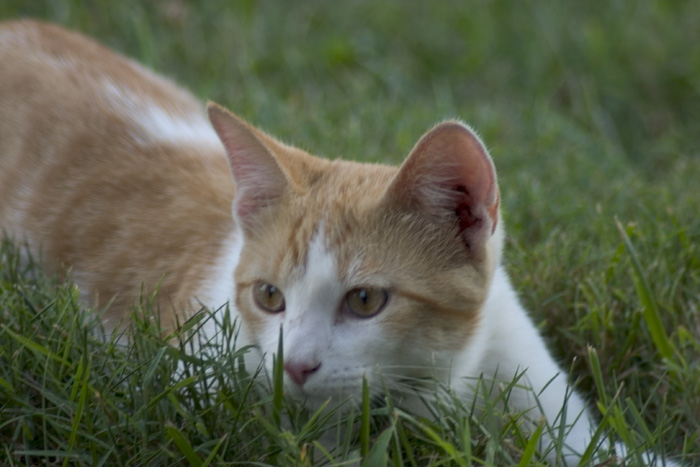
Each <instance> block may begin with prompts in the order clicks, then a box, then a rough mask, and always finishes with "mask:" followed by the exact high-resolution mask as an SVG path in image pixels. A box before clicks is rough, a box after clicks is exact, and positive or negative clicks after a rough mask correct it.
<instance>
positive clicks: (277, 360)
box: [272, 326, 284, 428]
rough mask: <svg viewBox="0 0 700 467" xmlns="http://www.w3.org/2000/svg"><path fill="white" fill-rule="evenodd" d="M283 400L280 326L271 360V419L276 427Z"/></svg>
mask: <svg viewBox="0 0 700 467" xmlns="http://www.w3.org/2000/svg"><path fill="white" fill-rule="evenodd" d="M283 401H284V346H283V343H282V326H280V338H279V341H278V343H277V354H276V355H274V356H273V361H272V420H273V421H274V422H275V426H276V427H277V428H279V427H280V421H281V417H282V402H283Z"/></svg>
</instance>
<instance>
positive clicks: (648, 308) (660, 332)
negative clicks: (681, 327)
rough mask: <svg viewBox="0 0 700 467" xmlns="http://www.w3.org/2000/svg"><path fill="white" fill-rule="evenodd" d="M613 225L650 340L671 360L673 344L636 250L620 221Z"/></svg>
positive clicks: (673, 350) (664, 356)
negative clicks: (627, 261)
mask: <svg viewBox="0 0 700 467" xmlns="http://www.w3.org/2000/svg"><path fill="white" fill-rule="evenodd" d="M615 223H616V224H617V229H618V230H619V231H620V236H621V237H622V241H623V242H624V243H625V247H626V248H627V251H628V252H629V254H630V259H631V260H632V266H633V271H634V277H633V278H634V285H635V288H636V289H637V295H638V296H639V301H640V302H641V304H642V316H644V321H646V323H647V327H648V328H649V332H650V333H651V339H652V341H653V342H654V345H655V346H656V350H658V352H659V354H661V356H662V357H663V358H665V359H668V360H671V359H672V358H673V355H674V353H675V349H674V348H673V344H672V343H671V341H670V340H669V338H668V335H667V334H666V330H665V329H664V327H663V324H662V323H661V317H660V314H659V307H658V306H657V304H656V300H655V299H654V294H653V292H652V290H651V287H650V286H649V282H648V281H647V278H646V276H645V275H644V271H643V270H642V265H641V263H640V262H639V257H638V255H637V250H636V249H635V248H634V245H632V241H631V240H630V237H629V235H628V234H627V231H626V229H625V228H624V227H623V226H622V223H620V220H619V219H617V218H615Z"/></svg>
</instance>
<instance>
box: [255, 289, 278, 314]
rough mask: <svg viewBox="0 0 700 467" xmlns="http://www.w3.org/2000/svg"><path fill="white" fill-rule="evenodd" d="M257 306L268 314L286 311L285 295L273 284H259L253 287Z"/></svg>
mask: <svg viewBox="0 0 700 467" xmlns="http://www.w3.org/2000/svg"><path fill="white" fill-rule="evenodd" d="M253 299H254V300H255V304H256V305H258V307H260V308H261V309H263V310H265V311H267V312H268V313H279V312H280V311H284V295H282V292H280V290H279V289H278V288H277V287H275V286H274V285H272V284H268V283H266V282H258V283H256V284H255V285H254V286H253Z"/></svg>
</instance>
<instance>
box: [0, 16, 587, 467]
mask: <svg viewBox="0 0 700 467" xmlns="http://www.w3.org/2000/svg"><path fill="white" fill-rule="evenodd" d="M209 114H210V115H209V116H210V119H211V122H212V123H213V127H214V128H212V126H211V125H210V124H209V121H208V120H207V117H206V113H205V111H204V109H203V107H202V106H201V104H200V103H199V102H197V101H196V99H194V98H193V97H192V96H191V95H189V94H188V93H186V92H184V91H182V90H180V89H179V88H177V87H175V86H174V85H173V84H172V83H171V82H169V81H167V80H164V79H162V78H159V77H157V76H155V75H154V74H152V73H150V72H148V71H147V70H145V69H143V68H142V67H140V66H139V65H137V64H135V63H133V62H131V61H128V60H126V59H124V58H122V57H120V56H117V55H116V54H113V53H112V52H109V51H107V50H106V49H104V48H102V47H101V46H99V45H97V44H95V43H94V42H92V41H89V40H88V39H86V38H84V37H82V36H80V35H77V34H73V33H69V32H66V31H64V30H62V29H60V28H56V27H53V26H48V25H42V24H40V23H36V22H17V23H8V24H4V25H2V26H1V27H0V200H1V201H2V202H1V203H0V228H2V229H4V230H5V232H6V233H8V234H9V235H11V236H12V237H13V238H15V239H17V240H27V241H28V242H29V244H30V245H31V246H32V247H33V249H34V251H35V253H39V251H41V257H42V258H43V261H44V266H45V267H46V268H47V269H49V270H60V269H61V268H63V267H69V268H70V270H71V272H72V275H73V277H74V279H75V280H76V283H77V284H78V286H79V287H80V288H81V291H82V293H83V294H84V295H85V298H86V299H88V300H89V301H91V302H92V303H94V304H97V305H98V306H102V305H105V304H106V303H108V302H109V301H112V300H113V303H112V305H111V307H110V310H111V311H110V312H109V314H108V315H107V317H106V319H107V325H108V326H117V325H119V324H120V323H123V321H124V320H125V319H126V317H127V316H128V312H129V307H128V305H129V303H130V302H131V301H133V300H134V299H135V298H137V297H138V296H139V294H140V292H141V290H142V285H143V287H144V289H145V290H146V291H147V292H148V291H152V290H154V289H155V288H156V287H157V286H158V285H159V284H160V295H159V296H160V301H159V306H160V310H161V321H162V324H163V325H164V326H166V327H168V326H172V325H173V324H174V322H175V318H174V317H175V314H176V313H182V317H186V316H187V315H188V313H189V314H191V313H192V312H195V311H197V310H198V309H199V308H200V307H199V304H200V303H201V304H204V305H206V306H208V307H210V308H211V309H217V308H220V307H221V306H222V305H224V304H225V303H226V302H229V301H230V305H231V310H232V314H233V316H234V317H236V316H238V317H240V321H241V327H242V336H241V343H249V344H252V345H255V346H257V347H258V348H259V349H260V350H261V351H262V352H263V353H267V354H272V353H273V352H275V350H276V349H277V342H278V335H279V329H280V326H282V329H283V332H284V356H285V369H286V379H287V381H286V383H287V388H288V390H289V392H290V393H291V394H292V395H294V396H295V397H297V398H301V399H307V400H308V401H310V402H311V403H312V404H313V403H321V402H323V401H325V400H326V399H327V397H328V396H338V397H345V396H347V395H352V394H355V395H356V394H359V392H360V387H361V381H362V377H363V376H367V377H368V378H369V380H370V382H371V383H373V384H374V386H375V388H379V387H380V386H381V383H382V382H383V383H386V384H387V386H388V387H389V388H398V387H401V385H404V384H405V380H407V379H410V378H423V377H427V376H435V377H437V378H438V379H439V380H441V381H443V382H445V383H449V384H450V385H451V386H452V387H454V388H455V390H457V392H458V393H461V394H464V396H465V397H469V392H470V388H469V385H470V383H473V381H474V379H475V378H478V377H479V376H484V377H485V378H487V379H488V378H492V377H494V376H496V375H497V376H498V378H499V379H501V378H502V381H504V382H506V383H507V382H510V381H511V380H512V378H513V377H514V376H515V375H516V374H520V373H523V372H524V376H523V377H522V379H521V380H520V381H521V383H522V384H529V385H530V386H531V388H532V390H533V391H532V392H531V391H527V390H516V391H514V393H513V394H512V396H511V399H510V407H511V409H513V410H515V411H517V412H520V411H525V410H529V411H530V412H529V417H530V418H531V419H532V420H535V421H537V420H538V419H540V418H541V416H542V415H544V416H545V417H546V419H547V421H548V423H549V424H550V425H551V426H553V427H556V426H558V425H560V423H561V419H560V418H559V416H560V413H561V411H562V406H563V405H564V402H565V400H567V398H568V405H567V407H568V410H567V411H566V421H567V424H569V425H570V424H572V422H573V420H574V419H576V418H577V417H579V415H581V416H580V418H578V422H577V423H576V424H575V425H574V426H573V427H572V428H571V429H570V432H569V435H568V436H567V445H568V446H570V447H571V449H572V451H571V452H567V453H565V454H570V455H571V456H572V458H574V459H575V458H576V455H575V454H573V453H576V452H577V453H582V452H583V451H584V450H585V448H586V446H587V443H588V440H589V439H590V432H591V430H593V429H594V426H593V424H592V422H591V419H590V417H589V415H588V414H587V413H586V412H585V410H584V404H583V402H582V400H581V399H580V398H579V397H578V396H577V395H576V394H575V393H571V392H570V391H568V390H567V382H566V375H563V374H560V370H559V368H558V367H557V365H556V364H555V363H554V361H553V359H552V357H551V356H550V355H549V353H548V351H547V349H546V347H545V345H544V343H543V341H542V339H541V337H540V336H539V335H538V333H537V331H536V329H535V328H534V326H533V324H532V322H531V321H530V319H529V318H528V316H527V313H526V312H525V311H524V309H523V308H522V307H521V306H520V304H519V302H518V300H517V297H516V295H515V293H514V291H513V288H512V286H511V285H510V283H509V280H508V278H507V275H506V273H505V271H504V269H503V267H502V266H501V250H502V243H503V223H502V222H501V221H500V219H499V216H500V214H499V211H498V203H499V192H498V187H497V183H496V175H495V171H494V168H493V165H492V162H491V159H490V157H489V156H488V153H487V152H486V150H485V149H484V147H483V145H482V144H481V142H480V141H479V139H478V138H477V137H476V136H474V135H473V133H472V132H471V131H470V130H469V129H468V128H467V127H465V126H464V125H462V124H460V123H457V122H447V123H444V124H441V125H439V126H437V127H436V128H435V129H433V130H432V131H431V132H429V133H428V134H426V135H425V136H424V137H423V138H422V139H421V140H420V142H419V143H418V144H417V146H416V147H415V148H414V150H413V152H412V153H411V154H410V155H409V157H408V158H407V160H406V162H405V163H404V164H403V165H402V166H401V167H400V168H396V167H388V166H382V165H370V164H359V163H354V162H347V161H341V160H336V161H328V160H325V159H319V158H316V157H313V156H310V155H308V154H306V153H304V152H303V151H301V150H298V149H295V148H292V147H289V146H287V145H284V144H282V143H279V142H278V141H276V140H274V139H273V138H271V137H269V136H267V135H265V134H264V133H262V132H260V131H259V130H256V129H254V128H252V127H250V126H249V125H248V124H246V123H245V122H242V121H241V120H239V119H237V118H236V117H234V116H232V115H231V114H229V113H227V112H226V111H225V110H223V109H221V108H219V107H217V106H211V107H210V109H209ZM222 142H223V144H222ZM227 156H228V159H227ZM231 172H233V178H232V177H231ZM233 180H235V184H234V182H233ZM234 198H235V203H234V205H233V206H234V208H233V212H234V215H233V218H232V216H231V206H232V202H233V201H234ZM215 331H216V330H215V329H212V328H211V326H210V327H209V328H208V329H207V332H209V333H212V334H213V333H214V332H215ZM267 364H269V362H267ZM533 393H534V394H538V399H539V404H541V407H542V412H543V413H541V412H540V411H539V410H538V409H537V408H536V403H535V401H534V398H533V396H532V394H533ZM549 457H550V458H551V459H553V458H554V454H552V453H550V455H549Z"/></svg>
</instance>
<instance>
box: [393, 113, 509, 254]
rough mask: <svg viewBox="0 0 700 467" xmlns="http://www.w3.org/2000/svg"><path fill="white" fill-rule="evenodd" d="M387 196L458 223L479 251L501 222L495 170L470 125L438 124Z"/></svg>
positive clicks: (464, 237)
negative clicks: (499, 219)
mask: <svg viewBox="0 0 700 467" xmlns="http://www.w3.org/2000/svg"><path fill="white" fill-rule="evenodd" d="M387 195H388V196H390V197H391V198H392V199H393V200H394V202H396V203H400V204H403V205H404V206H405V207H408V208H409V209H418V210H419V211H421V212H423V213H424V214H426V215H428V216H430V217H433V218H435V219H440V220H444V221H446V222H449V223H452V224H456V225H457V227H458V233H459V235H460V237H461V238H462V240H463V241H464V243H465V245H466V246H467V247H468V248H470V249H471V248H478V247H480V246H481V245H483V244H484V243H485V241H486V240H487V239H488V238H489V237H490V236H491V235H492V234H493V233H494V232H495V230H496V225H497V224H498V205H499V198H500V197H499V191H498V183H497V180H496V169H495V167H494V165H493V162H492V160H491V157H490V156H489V153H488V151H487V150H486V148H485V147H484V144H483V143H482V142H481V140H480V139H479V137H478V136H476V134H475V133H474V132H473V131H472V130H471V129H470V128H469V127H467V126H466V125H464V124H462V123H460V122H456V121H449V122H445V123H441V124H439V125H437V126H436V127H435V128H433V129H432V130H430V131H429V132H427V133H426V134H425V135H423V137H422V138H421V139H420V140H419V141H418V143H417V144H416V146H415V147H414V148H413V150H412V151H411V153H410V154H409V156H408V157H407V158H406V160H405V162H404V163H403V165H402V166H401V168H400V169H399V172H398V173H397V174H396V176H395V177H394V179H393V181H392V182H391V185H390V187H389V189H388V192H387Z"/></svg>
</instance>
